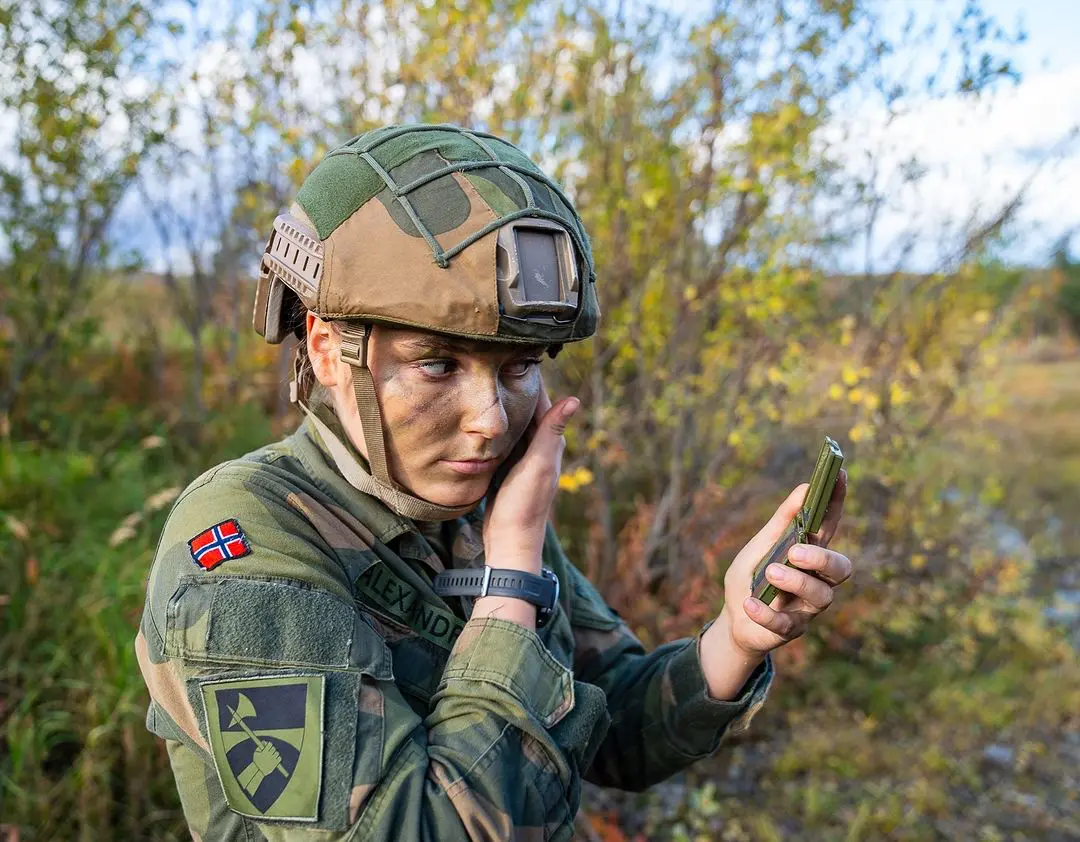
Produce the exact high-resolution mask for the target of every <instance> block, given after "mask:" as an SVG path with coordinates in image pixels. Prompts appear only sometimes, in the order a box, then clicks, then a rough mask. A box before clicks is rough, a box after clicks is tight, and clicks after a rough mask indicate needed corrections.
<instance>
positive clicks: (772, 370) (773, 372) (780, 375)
mask: <svg viewBox="0 0 1080 842" xmlns="http://www.w3.org/2000/svg"><path fill="white" fill-rule="evenodd" d="M765 376H766V377H767V378H768V379H769V382H770V383H772V384H773V385H774V386H775V385H776V384H777V383H783V382H784V372H782V371H781V370H780V369H778V368H777V367H776V366H774V365H773V366H769V370H768V371H767V372H766V373H765Z"/></svg>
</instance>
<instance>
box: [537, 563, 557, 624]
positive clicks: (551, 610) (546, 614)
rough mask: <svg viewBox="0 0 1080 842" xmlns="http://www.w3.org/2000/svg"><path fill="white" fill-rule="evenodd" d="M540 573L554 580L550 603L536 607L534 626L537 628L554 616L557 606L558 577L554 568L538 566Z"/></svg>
mask: <svg viewBox="0 0 1080 842" xmlns="http://www.w3.org/2000/svg"><path fill="white" fill-rule="evenodd" d="M540 575H541V576H543V577H544V578H545V579H550V580H551V581H552V582H554V583H555V587H554V589H553V590H552V594H551V604H550V605H548V606H547V607H544V608H540V609H538V610H537V612H536V627H537V628H538V629H542V628H543V627H544V626H546V625H547V624H548V621H549V620H550V619H551V618H552V617H553V616H554V614H555V611H556V609H558V607H559V577H558V576H556V575H555V571H554V570H551V569H550V568H547V567H542V568H540Z"/></svg>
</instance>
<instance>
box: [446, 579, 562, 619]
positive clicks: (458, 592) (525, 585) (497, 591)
mask: <svg viewBox="0 0 1080 842" xmlns="http://www.w3.org/2000/svg"><path fill="white" fill-rule="evenodd" d="M432 587H434V589H435V593H437V594H438V595H439V596H476V597H480V596H511V597H515V598H517V599H524V600H525V601H526V602H531V603H532V604H533V605H535V606H536V627H537V628H538V629H539V628H543V627H544V626H545V625H547V623H548V621H549V620H550V619H551V616H552V615H553V614H554V613H555V608H556V606H558V604H559V577H558V576H556V575H555V573H554V572H553V571H551V570H549V569H548V568H547V567H542V568H540V575H539V576H537V575H536V574H535V573H523V572H522V571H520V570H502V569H497V568H494V567H487V566H486V565H485V566H484V567H483V568H482V569H480V570H444V571H443V572H442V573H440V574H439V575H438V576H436V577H435V579H434V581H433V582H432Z"/></svg>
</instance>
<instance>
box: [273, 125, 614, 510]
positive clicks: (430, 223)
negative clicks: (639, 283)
mask: <svg viewBox="0 0 1080 842" xmlns="http://www.w3.org/2000/svg"><path fill="white" fill-rule="evenodd" d="M595 282H596V272H595V268H594V264H593V255H592V249H591V247H590V245H589V239H588V237H587V235H586V233H585V229H584V227H583V225H582V223H581V219H580V217H579V216H578V214H577V211H576V210H575V209H574V206H573V204H572V203H571V202H570V200H569V199H568V198H567V197H566V196H565V194H564V193H563V192H562V190H561V189H560V188H559V187H558V185H556V184H555V183H554V182H553V181H552V180H551V179H550V178H548V177H547V176H546V175H545V174H544V173H543V171H542V170H541V169H540V168H539V167H538V166H537V165H536V164H534V163H533V162H532V161H531V160H530V159H529V158H528V156H526V155H525V154H524V153H523V152H522V151H521V150H520V149H518V148H517V147H516V146H514V145H513V144H511V143H508V142H507V141H505V140H502V139H501V138H498V137H495V136H494V135H491V134H487V133H484V132H479V131H466V130H464V129H462V128H460V127H457V126H450V125H401V126H387V127H384V128H380V129H377V130H375V131H371V132H368V133H366V134H363V135H360V136H358V137H355V138H353V139H352V140H349V141H348V142H346V143H344V144H343V145H341V146H339V147H338V148H336V149H334V150H332V151H331V152H330V153H328V154H327V156H326V157H325V158H324V159H323V160H322V161H321V162H320V163H319V164H318V166H316V167H315V169H314V170H313V171H312V172H311V174H310V175H309V176H308V177H307V179H306V180H305V181H304V183H303V185H302V186H301V188H300V192H299V193H298V194H297V197H296V201H295V203H294V204H293V205H292V207H291V208H290V211H289V212H288V213H285V214H282V215H280V216H278V217H277V219H275V220H274V230H273V233H272V234H271V235H270V240H269V242H268V243H267V246H266V251H265V253H264V255H263V258H262V264H261V266H260V271H259V284H258V291H257V293H256V299H255V313H254V326H255V330H256V331H258V333H259V334H261V335H262V336H263V337H264V338H265V339H266V341H267V342H271V343H279V342H281V341H282V340H283V339H284V338H285V337H286V336H287V335H288V334H289V333H295V335H296V336H297V337H300V336H301V335H302V329H303V322H302V321H294V319H295V316H294V314H296V313H298V312H303V311H302V310H301V309H300V308H297V307H296V302H297V300H299V302H300V303H301V304H302V305H303V307H304V308H306V309H307V310H310V311H311V312H313V313H315V315H317V316H319V317H320V318H322V319H327V320H341V321H340V322H339V324H340V327H341V334H342V342H341V357H342V359H343V360H344V361H345V362H346V363H348V364H349V365H350V366H352V372H353V385H354V390H355V395H356V402H357V408H358V409H359V414H360V420H361V424H362V427H363V433H364V443H365V444H366V446H367V452H368V461H369V463H370V468H371V472H370V473H368V472H367V471H365V470H364V469H363V467H362V466H361V465H360V463H359V462H357V460H356V459H354V458H353V457H352V456H351V454H350V453H349V451H348V448H347V447H345V445H343V444H342V443H341V442H340V441H339V440H338V439H337V438H336V436H334V434H333V433H332V432H331V431H330V429H329V428H328V427H327V426H326V424H325V423H323V422H322V421H321V420H320V419H318V417H317V416H316V415H315V414H314V413H311V412H310V411H309V410H308V408H307V407H305V406H304V405H303V403H302V402H301V404H300V405H301V407H302V408H303V409H304V411H305V412H307V414H308V417H309V418H311V419H312V421H313V423H314V424H315V425H316V427H317V428H318V429H319V433H320V435H321V436H322V437H323V439H324V441H325V442H326V444H327V447H328V449H329V450H330V451H331V455H332V456H333V458H334V460H335V462H336V463H337V465H338V468H339V469H340V470H341V471H342V473H343V475H344V476H345V477H346V478H347V479H348V480H349V482H350V483H351V484H352V485H353V486H355V487H356V488H358V489H359V490H361V491H363V492H365V493H367V494H371V495H373V496H375V497H377V498H379V499H380V500H382V501H383V502H384V503H385V504H386V505H388V506H389V507H390V508H391V509H392V510H393V511H395V512H396V513H398V514H400V515H404V516H406V517H411V518H416V519H422V520H447V519H450V518H454V517H458V516H460V515H461V514H464V513H465V512H468V511H470V510H471V509H472V508H474V506H475V504H474V505H473V506H464V507H458V508H455V507H447V506H440V505H437V504H435V503H432V502H430V501H428V500H424V499H422V498H419V497H415V496H413V495H412V494H410V493H409V492H408V491H407V490H406V489H404V488H402V487H401V486H400V485H398V484H397V482H395V481H394V480H393V479H392V478H391V477H390V475H389V471H388V468H387V463H386V447H385V434H384V430H383V425H382V420H381V416H380V413H379V404H378V401H377V400H376V396H375V387H374V382H373V379H372V375H371V371H370V369H369V368H368V366H367V344H368V338H369V336H370V329H371V325H373V324H385V325H394V326H400V327H409V328H414V329H420V330H426V331H432V332H435V333H441V334H446V335H449V336H456V337H464V338H468V339H474V340H487V341H498V342H519V343H527V344H546V345H547V346H548V351H549V353H550V354H552V356H554V354H555V353H556V352H557V351H558V349H559V348H561V347H562V345H563V344H564V343H566V342H574V341H577V340H581V339H586V338H588V337H589V336H591V335H592V334H593V333H594V332H595V330H596V326H597V321H598V320H599V317H600V309H599V305H598V302H597V297H596V290H595ZM293 400H297V397H296V389H295V381H294V384H293Z"/></svg>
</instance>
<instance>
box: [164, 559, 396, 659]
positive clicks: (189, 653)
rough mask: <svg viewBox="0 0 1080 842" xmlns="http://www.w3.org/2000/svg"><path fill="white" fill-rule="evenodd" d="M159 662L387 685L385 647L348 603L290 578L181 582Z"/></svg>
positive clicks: (171, 604)
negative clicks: (292, 670) (345, 677)
mask: <svg viewBox="0 0 1080 842" xmlns="http://www.w3.org/2000/svg"><path fill="white" fill-rule="evenodd" d="M165 655H166V656H167V657H172V658H179V659H181V660H183V661H187V662H190V663H205V664H225V665H251V666H273V667H318V668H323V669H338V670H351V671H357V672H363V673H367V674H368V675H371V676H373V677H374V678H378V679H383V680H390V679H392V678H393V671H392V669H391V655H390V650H389V648H388V647H387V645H386V643H385V642H384V641H383V640H382V638H381V637H380V636H379V634H378V632H376V631H375V629H374V628H373V627H372V626H370V625H369V624H368V622H367V621H366V620H365V619H364V618H363V616H362V615H361V614H360V612H358V611H356V610H355V608H354V607H353V605H352V604H351V603H346V602H345V601H343V600H341V599H339V598H338V597H336V596H335V595H334V594H332V593H329V592H328V591H324V590H322V589H320V588H316V587H313V586H311V585H308V584H306V583H304V582H299V581H295V580H290V579H276V578H254V577H239V576H229V577H219V578H213V579H211V578H204V577H202V576H196V577H190V576H185V577H184V578H182V579H181V580H180V584H179V586H178V587H177V589H176V591H175V592H174V593H173V595H172V598H171V599H170V600H169V604H168V609H167V612H166V620H165Z"/></svg>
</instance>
